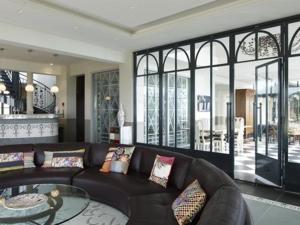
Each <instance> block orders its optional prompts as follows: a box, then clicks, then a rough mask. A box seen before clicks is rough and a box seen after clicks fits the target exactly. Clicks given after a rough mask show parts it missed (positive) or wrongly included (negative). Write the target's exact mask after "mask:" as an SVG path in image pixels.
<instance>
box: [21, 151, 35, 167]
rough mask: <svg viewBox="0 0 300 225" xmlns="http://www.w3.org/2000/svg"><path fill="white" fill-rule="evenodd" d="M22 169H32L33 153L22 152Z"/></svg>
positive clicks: (33, 165)
mask: <svg viewBox="0 0 300 225" xmlns="http://www.w3.org/2000/svg"><path fill="white" fill-rule="evenodd" d="M23 160H24V168H34V167H35V164H34V152H24V154H23Z"/></svg>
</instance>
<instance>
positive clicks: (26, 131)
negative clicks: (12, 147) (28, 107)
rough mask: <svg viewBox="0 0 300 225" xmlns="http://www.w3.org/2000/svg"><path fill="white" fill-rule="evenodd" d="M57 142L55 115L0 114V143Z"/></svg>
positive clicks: (56, 119)
mask: <svg viewBox="0 0 300 225" xmlns="http://www.w3.org/2000/svg"><path fill="white" fill-rule="evenodd" d="M57 142H58V116H57V115H54V114H33V115H23V114H22V115H21V114H18V115H0V145H9V144H36V143H57Z"/></svg>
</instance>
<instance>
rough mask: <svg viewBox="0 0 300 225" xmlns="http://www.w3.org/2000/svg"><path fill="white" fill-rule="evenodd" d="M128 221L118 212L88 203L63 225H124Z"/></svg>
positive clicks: (108, 207) (102, 205) (104, 206)
mask: <svg viewBox="0 0 300 225" xmlns="http://www.w3.org/2000/svg"><path fill="white" fill-rule="evenodd" d="M127 221H128V218H127V216H125V215H124V214H123V213H121V212H120V211H118V210H116V209H114V208H112V207H110V206H107V205H104V204H102V203H99V202H94V201H90V204H89V206H88V207H87V208H86V210H85V211H83V212H82V213H81V214H80V215H78V216H76V217H75V218H73V219H72V220H70V221H68V222H65V223H63V225H125V224H126V223H127Z"/></svg>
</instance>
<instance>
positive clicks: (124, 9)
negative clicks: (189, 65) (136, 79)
mask: <svg viewBox="0 0 300 225" xmlns="http://www.w3.org/2000/svg"><path fill="white" fill-rule="evenodd" d="M87 2H88V3H87ZM299 12H300V2H299V0H284V1H283V0H184V1H183V0H163V1H162V0H151V1H149V0H89V1H84V0H67V1H66V0H1V7H0V22H1V23H5V24H10V25H14V26H17V27H21V28H26V29H30V30H33V31H38V32H43V33H46V34H50V35H55V36H57V37H62V38H66V39H70V40H76V41H79V42H82V43H88V44H90V45H94V46H105V47H106V48H110V49H113V50H116V51H120V52H126V51H135V50H140V49H144V48H149V47H154V46H158V45H163V44H166V43H171V42H176V41H180V40H184V39H190V38H194V37H198V36H203V35H207V34H212V33H216V32H220V31H226V30H229V29H234V28H238V27H242V26H247V25H251V24H256V23H260V22H265V21H269V20H273V19H277V18H282V17H286V16H291V15H296V14H299ZM0 41H1V34H0ZM52 44H53V46H55V44H56V43H52Z"/></svg>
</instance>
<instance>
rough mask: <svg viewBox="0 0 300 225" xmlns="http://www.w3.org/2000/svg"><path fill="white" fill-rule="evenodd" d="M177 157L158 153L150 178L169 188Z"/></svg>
mask: <svg viewBox="0 0 300 225" xmlns="http://www.w3.org/2000/svg"><path fill="white" fill-rule="evenodd" d="M174 161H175V157H165V156H160V155H156V158H155V161H154V164H153V167H152V171H151V175H150V177H149V180H151V181H153V182H155V183H157V184H160V185H161V186H163V187H164V188H167V183H168V180H169V176H170V173H171V169H172V166H173V163H174Z"/></svg>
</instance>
